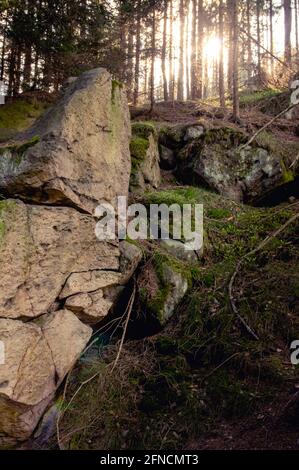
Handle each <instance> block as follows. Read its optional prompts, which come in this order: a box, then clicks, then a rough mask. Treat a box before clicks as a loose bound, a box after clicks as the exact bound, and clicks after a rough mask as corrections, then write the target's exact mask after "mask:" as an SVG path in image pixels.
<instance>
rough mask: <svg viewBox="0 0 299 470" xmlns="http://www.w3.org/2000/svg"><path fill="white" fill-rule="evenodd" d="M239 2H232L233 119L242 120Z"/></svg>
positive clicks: (234, 0) (233, 0)
mask: <svg viewBox="0 0 299 470" xmlns="http://www.w3.org/2000/svg"><path fill="white" fill-rule="evenodd" d="M238 1H239V0H232V7H233V12H232V13H233V15H232V18H233V117H234V120H235V121H237V120H239V119H240V103H239V3H238Z"/></svg>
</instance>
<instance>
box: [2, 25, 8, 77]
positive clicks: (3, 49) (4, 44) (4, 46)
mask: <svg viewBox="0 0 299 470" xmlns="http://www.w3.org/2000/svg"><path fill="white" fill-rule="evenodd" d="M7 18H8V17H7V16H6V18H5V23H4V28H3V35H2V49H1V72H0V80H1V81H3V79H4V68H5V48H6V28H7Z"/></svg>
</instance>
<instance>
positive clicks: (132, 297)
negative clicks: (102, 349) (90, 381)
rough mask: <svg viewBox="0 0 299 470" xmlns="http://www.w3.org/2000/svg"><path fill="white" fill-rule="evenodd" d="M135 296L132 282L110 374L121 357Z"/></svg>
mask: <svg viewBox="0 0 299 470" xmlns="http://www.w3.org/2000/svg"><path fill="white" fill-rule="evenodd" d="M135 296H136V282H135V280H134V289H133V292H132V295H131V297H130V301H129V304H128V306H127V309H126V312H128V313H127V319H126V322H125V325H124V331H123V334H122V338H121V341H120V345H119V349H118V353H117V356H116V359H115V361H114V364H113V366H112V369H111V373H112V372H113V371H114V369H115V367H116V366H117V363H118V361H119V358H120V355H121V351H122V348H123V345H124V341H125V337H126V334H127V329H128V324H129V320H130V318H131V313H132V309H133V305H134V301H135Z"/></svg>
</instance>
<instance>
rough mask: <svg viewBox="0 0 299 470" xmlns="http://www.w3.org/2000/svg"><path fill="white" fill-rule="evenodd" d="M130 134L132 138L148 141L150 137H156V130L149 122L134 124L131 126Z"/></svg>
mask: <svg viewBox="0 0 299 470" xmlns="http://www.w3.org/2000/svg"><path fill="white" fill-rule="evenodd" d="M132 134H133V136H137V137H143V138H145V139H148V138H149V137H150V135H153V136H155V137H157V130H156V128H155V126H154V125H153V124H151V123H149V122H134V123H133V124H132Z"/></svg>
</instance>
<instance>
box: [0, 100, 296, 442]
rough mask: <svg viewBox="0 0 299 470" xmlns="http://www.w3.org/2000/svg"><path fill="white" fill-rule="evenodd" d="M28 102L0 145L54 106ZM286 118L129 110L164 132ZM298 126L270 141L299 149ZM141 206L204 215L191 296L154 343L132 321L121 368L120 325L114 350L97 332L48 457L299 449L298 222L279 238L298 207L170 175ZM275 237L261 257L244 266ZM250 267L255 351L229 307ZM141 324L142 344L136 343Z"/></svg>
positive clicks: (286, 126)
mask: <svg viewBox="0 0 299 470" xmlns="http://www.w3.org/2000/svg"><path fill="white" fill-rule="evenodd" d="M21 101H22V100H21ZM22 102H23V101H22ZM25 103H27V104H26V105H25V112H24V108H23V111H21V112H20V113H19V111H18V107H20V106H21V108H22V106H24V105H23V104H22V105H20V104H15V103H11V104H10V105H9V106H10V107H11V112H10V115H11V118H10V121H9V125H8V124H7V123H5V116H4V115H3V117H1V116H2V115H1V108H0V140H1V135H3V140H4V138H5V135H6V138H13V136H14V132H15V131H11V129H13V130H16V129H18V130H23V129H24V128H26V126H28V125H29V124H30V122H31V121H32V119H34V118H35V117H37V116H38V115H39V114H40V113H41V112H42V111H43V110H44V109H45V108H46V107H47V106H48V104H47V103H45V102H42V103H39V102H38V101H37V102H35V101H34V102H33V103H32V102H29V108H28V106H27V105H28V102H27V101H25ZM32 107H33V109H32ZM287 107H288V99H287V98H286V96H285V94H281V93H276V92H271V93H269V92H268V91H267V92H261V93H260V94H258V95H257V96H256V99H252V96H251V97H246V96H245V97H243V101H242V100H241V118H240V121H239V122H238V123H237V124H236V123H233V122H232V115H231V111H230V109H228V110H226V111H223V110H221V109H220V108H219V107H217V106H215V104H214V103H207V102H205V103H201V104H199V103H194V102H186V103H177V102H175V103H174V104H169V103H167V104H165V103H157V105H156V108H155V112H154V113H153V114H151V115H149V112H148V109H147V108H131V115H132V118H133V119H134V118H138V120H144V121H152V122H153V123H154V124H155V125H156V126H157V127H158V128H159V127H162V126H164V125H165V123H167V124H168V125H175V124H179V123H198V122H204V123H205V125H206V126H207V127H208V128H213V127H223V126H228V125H229V126H230V127H235V128H236V129H238V130H243V131H245V132H248V133H249V134H251V135H252V134H253V133H254V132H256V131H257V130H258V129H260V128H262V127H263V126H264V125H265V124H267V123H269V122H270V121H271V119H272V117H273V114H277V113H279V112H281V111H282V110H283V109H286V108H287ZM14 108H15V111H16V114H14ZM265 109H266V110H267V111H268V112H267V113H265V112H264V111H265ZM1 119H2V121H1ZM298 125H299V123H298V121H297V122H295V121H289V120H287V119H284V118H282V119H279V120H276V121H275V122H273V123H272V124H271V126H270V128H269V130H270V131H271V132H272V133H273V134H274V135H275V136H276V137H278V138H279V139H280V140H281V142H284V141H291V142H292V141H296V142H298V140H299V138H298V134H299V129H298ZM7 129H8V132H7ZM142 199H143V201H144V203H145V204H150V203H164V202H165V203H167V204H169V203H178V204H180V205H183V204H185V203H194V202H197V203H203V204H204V208H205V231H206V234H205V247H206V249H205V253H204V257H203V259H202V261H201V262H200V263H199V265H198V266H196V267H194V268H192V269H191V275H192V281H193V286H192V288H191V289H190V291H189V293H188V294H187V296H186V298H185V299H184V301H183V302H182V304H181V305H180V306H179V307H178V309H177V311H176V314H175V316H174V317H173V318H172V320H171V321H170V322H169V323H168V324H167V325H166V326H165V328H164V329H163V330H162V331H160V332H155V333H154V334H149V330H147V326H144V325H146V319H144V318H139V317H138V316H137V317H136V316H134V314H133V315H132V318H131V322H130V324H129V328H128V332H129V333H128V337H127V342H126V343H125V345H124V347H123V349H122V352H121V356H120V360H119V362H118V363H117V365H116V366H115V367H114V368H113V367H111V365H112V364H113V363H114V360H115V357H116V354H117V351H118V347H119V343H118V341H119V338H120V336H121V334H122V324H119V328H116V335H115V337H114V338H113V340H112V341H110V344H107V342H108V341H109V340H111V338H110V336H109V335H108V336H107V334H106V333H107V330H105V327H103V329H102V330H101V331H100V332H97V334H99V333H100V334H99V336H98V344H97V345H96V346H97V349H96V350H94V349H93V350H92V351H90V352H87V354H86V355H85V356H83V357H82V359H81V360H80V361H79V362H78V364H77V366H76V368H75V369H74V371H73V372H72V374H70V376H69V379H68V382H67V386H65V388H62V389H61V397H62V396H63V398H61V397H60V398H59V400H58V404H59V409H61V410H62V413H61V419H60V421H59V424H58V429H59V433H58V440H57V436H55V438H54V439H53V440H52V441H51V442H47V443H46V446H45V447H46V448H49V447H51V448H53V447H54V448H55V447H57V446H59V447H60V448H70V449H111V450H115V449H157V450H173V449H177V450H180V449H182V450H192V449H199V450H200V449H217V450H218V449H277V450H279V449H284V450H285V449H297V450H299V370H298V367H295V366H293V365H292V364H291V361H290V343H291V341H292V340H293V339H299V315H298V313H299V250H298V247H299V218H297V219H296V220H295V221H294V223H293V224H291V225H289V226H287V227H286V229H285V230H284V231H283V232H282V233H280V234H279V235H277V236H275V231H277V230H278V229H279V228H281V227H282V226H283V225H284V224H286V223H287V222H288V221H289V220H290V219H291V218H292V217H295V216H296V215H297V214H298V211H299V201H294V200H293V201H292V202H291V203H290V202H288V201H286V202H284V203H283V204H280V205H279V206H276V207H273V208H272V207H271V208H270V207H264V208H253V207H249V206H244V205H242V204H236V203H234V202H233V201H230V200H228V199H225V198H223V197H221V196H219V195H217V194H214V193H212V192H210V191H207V190H206V189H204V188H194V187H189V186H184V187H182V186H180V185H179V184H178V183H177V182H176V181H175V179H174V178H173V175H172V174H170V173H163V181H162V185H161V187H160V188H159V189H158V190H155V191H152V192H146V193H145V194H144V195H143V196H142ZM271 234H272V235H273V238H272V239H271V240H270V241H269V244H268V245H267V246H266V247H263V248H262V249H261V250H260V251H259V252H258V253H256V254H255V255H254V256H250V257H249V258H246V256H247V255H248V253H250V252H251V251H252V249H254V248H255V247H257V246H258V245H259V244H260V243H262V242H263V241H264V240H265V239H266V238H267V237H269V235H271ZM141 249H142V250H143V251H144V257H145V262H144V264H143V266H141V268H140V269H141V270H143V271H146V270H149V273H150V269H151V267H152V265H153V263H163V260H164V258H163V257H164V256H165V254H164V253H160V252H159V247H158V245H156V244H155V243H154V242H153V243H152V244H151V245H150V246H148V245H144V246H143V245H141ZM243 257H244V263H243V266H242V270H241V272H240V274H239V276H237V278H236V281H235V296H236V299H235V300H236V305H237V308H238V310H239V312H240V315H241V316H242V317H243V318H244V319H245V321H246V322H247V324H248V325H250V327H251V328H252V329H253V330H254V332H255V333H257V334H258V337H259V339H258V340H255V339H253V338H252V337H250V335H248V332H247V331H246V330H244V327H243V326H242V324H240V322H239V321H238V319H237V318H236V316H235V315H234V314H233V313H232V311H231V309H230V306H229V295H228V283H229V281H230V279H231V277H232V275H233V273H234V270H235V268H236V266H237V264H238V262H239V261H240V259H243ZM149 278H150V276H149ZM129 289H133V286H132V285H130V286H129ZM128 295H129V296H130V294H128ZM125 300H127V301H128V300H129V299H124V304H125ZM140 325H142V328H143V330H142V331H143V334H140V336H139V338H137V337H135V338H134V332H136V330H137V329H138V328H139V326H140ZM132 332H133V334H132ZM27 446H29V447H30V446H31V447H33V448H36V447H38V444H37V443H36V442H33V443H32V442H30V443H27Z"/></svg>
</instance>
